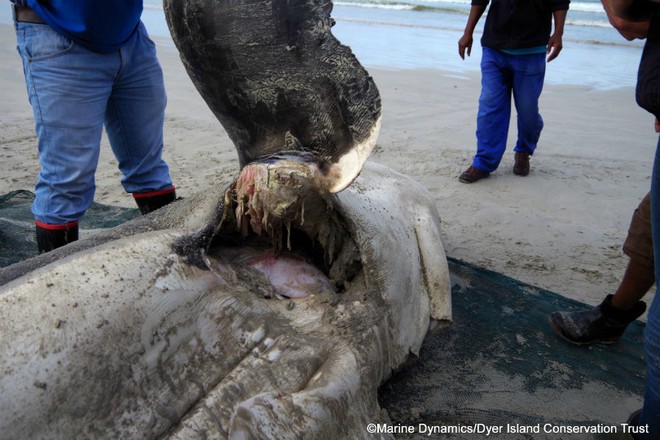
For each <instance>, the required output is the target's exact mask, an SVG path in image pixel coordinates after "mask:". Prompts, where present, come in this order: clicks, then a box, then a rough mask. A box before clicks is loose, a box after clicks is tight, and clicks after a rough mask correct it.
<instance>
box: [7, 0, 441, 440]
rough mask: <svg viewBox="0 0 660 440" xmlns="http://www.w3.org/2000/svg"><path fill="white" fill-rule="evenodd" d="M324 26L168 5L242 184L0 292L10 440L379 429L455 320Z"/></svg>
mask: <svg viewBox="0 0 660 440" xmlns="http://www.w3.org/2000/svg"><path fill="white" fill-rule="evenodd" d="M331 6H332V5H331V3H329V2H319V1H304V0H294V1H283V0H275V1H257V2H254V1H242V0H238V1H226V0H224V1H213V0H191V1H185V2H184V1H173V0H172V1H169V0H168V1H166V2H165V11H166V15H167V18H168V23H169V25H170V29H171V31H172V35H173V37H174V40H175V42H176V44H177V47H178V48H179V51H180V53H181V57H182V60H183V62H184V64H185V66H186V68H187V70H188V72H189V74H190V76H191V78H192V79H193V82H194V83H195V85H196V86H197V87H198V89H199V90H200V93H201V94H202V96H203V97H204V98H205V100H206V102H207V103H208V104H209V106H210V107H211V109H212V110H213V111H214V113H215V114H216V116H217V117H218V119H219V120H220V121H221V122H222V124H223V126H224V127H225V129H226V130H227V132H228V133H229V135H230V137H231V138H232V140H233V141H234V143H235V145H236V148H237V151H238V153H239V158H240V162H241V168H242V169H241V172H240V175H239V176H238V178H237V179H236V180H235V182H234V183H233V184H232V185H230V187H229V188H228V189H227V190H226V191H222V190H219V191H218V193H212V192H206V193H205V194H199V195H196V196H193V197H189V198H187V199H185V200H181V201H177V202H175V203H174V204H172V205H171V206H168V207H165V208H163V209H161V210H159V211H157V212H155V213H153V214H151V215H148V216H145V217H143V218H140V219H137V220H135V221H132V222H129V223H127V224H125V225H122V226H120V227H118V228H115V229H113V230H110V231H106V232H102V233H100V234H98V235H96V236H94V237H92V238H90V239H88V240H82V241H80V242H76V243H73V244H70V245H67V246H66V247H64V248H61V249H58V250H56V251H54V252H52V253H49V254H44V255H41V256H39V257H37V258H35V259H33V260H29V261H26V262H23V263H19V264H18V265H14V266H10V267H9V268H6V269H4V270H2V271H0V284H2V287H0V335H1V339H0V371H2V375H1V376H0V412H1V413H2V414H3V416H4V417H3V418H2V420H0V433H1V434H0V436H2V437H7V438H12V439H21V438H26V439H27V438H29V439H40V438H44V439H45V438H48V439H65V438H66V439H69V438H112V439H116V438H122V439H130V438H135V439H151V438H153V439H160V438H172V439H174V438H180V439H192V438H360V437H363V438H373V436H372V435H371V434H369V433H368V432H367V430H366V426H367V424H368V423H378V422H386V421H387V416H386V415H384V414H382V413H381V411H380V409H379V406H378V402H377V389H378V387H379V386H380V384H382V383H383V381H385V380H386V379H387V378H388V377H389V376H390V375H391V374H392V371H394V370H395V369H396V368H398V367H399V366H400V365H401V364H402V363H403V362H404V361H405V360H406V359H407V358H408V356H409V355H410V353H417V352H418V350H419V348H420V346H421V343H422V340H423V338H424V335H425V334H426V332H427V329H428V327H429V324H430V322H431V321H441V322H446V321H449V320H450V319H451V304H450V303H451V301H450V292H449V276H448V268H447V262H446V259H445V254H444V250H443V247H442V242H441V237H440V229H439V217H438V213H437V211H436V208H435V205H434V202H433V198H432V197H431V195H430V194H429V193H428V192H427V191H426V190H425V189H423V188H422V187H421V186H420V185H418V184H417V183H415V182H413V181H412V180H411V179H409V178H407V177H405V176H402V175H400V174H398V173H396V172H394V171H393V170H391V169H389V168H386V167H383V166H380V165H376V164H370V163H366V164H365V161H366V159H367V156H368V155H369V152H370V151H371V148H372V147H373V145H374V144H375V140H376V136H377V133H378V128H379V126H380V118H381V116H380V111H381V105H380V98H379V95H378V91H377V88H376V87H375V84H374V83H373V80H372V79H371V78H370V77H369V76H368V74H367V73H366V71H365V70H364V69H363V68H362V66H361V65H360V64H359V62H358V61H357V59H356V58H355V57H354V56H353V54H352V53H351V51H350V49H348V48H347V47H345V46H342V45H341V44H339V42H338V41H337V40H336V39H335V38H334V37H333V36H332V34H331V33H330V27H331V25H332V19H331V18H330V10H331ZM358 174H359V177H357V176H358ZM217 188H222V186H217Z"/></svg>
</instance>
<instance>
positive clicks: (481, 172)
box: [458, 0, 570, 183]
mask: <svg viewBox="0 0 660 440" xmlns="http://www.w3.org/2000/svg"><path fill="white" fill-rule="evenodd" d="M569 1H570V0H526V1H519V0H492V1H490V0H472V7H471V8H470V15H469V16H468V20H467V25H466V27H465V32H464V33H463V36H461V38H460V39H459V41H458V54H459V55H460V57H461V58H463V59H465V53H466V52H467V54H468V56H469V55H470V53H471V51H472V42H473V38H472V34H473V33H474V29H475V27H476V25H477V22H478V21H479V19H480V18H481V16H482V15H483V13H484V12H485V10H486V7H487V6H488V4H489V3H490V8H489V10H488V15H487V17H486V23H485V25H484V32H483V35H482V38H481V46H482V58H481V96H480V97H479V110H478V114H477V154H476V155H475V157H474V159H473V161H472V165H471V166H470V167H469V168H468V169H467V170H465V171H464V172H463V173H462V174H461V175H460V176H459V178H458V180H459V181H461V182H463V183H473V182H476V181H477V180H480V179H483V178H485V177H488V176H489V175H490V173H492V172H493V171H495V170H496V169H497V167H498V166H499V164H500V161H501V160H502V156H503V155H504V151H505V149H506V142H507V134H508V132H509V120H510V118H511V95H513V100H514V102H515V106H516V110H517V112H518V141H517V142H516V146H515V148H514V151H515V155H514V157H515V165H514V167H513V173H514V174H516V175H519V176H526V175H528V174H529V158H530V156H532V155H533V154H534V150H535V149H536V145H537V143H538V140H539V137H540V136H541V130H542V129H543V119H542V118H541V115H540V113H539V97H540V96H541V90H542V89H543V81H544V78H545V64H546V59H545V57H546V55H547V56H548V59H547V60H548V62H549V61H552V60H554V59H555V58H556V57H557V56H558V55H559V52H561V50H562V47H563V44H562V36H563V34H564V22H565V21H566V13H567V11H568V5H569ZM553 20H554V25H555V28H554V32H553V33H552V34H551V30H552V29H551V28H552V21H553Z"/></svg>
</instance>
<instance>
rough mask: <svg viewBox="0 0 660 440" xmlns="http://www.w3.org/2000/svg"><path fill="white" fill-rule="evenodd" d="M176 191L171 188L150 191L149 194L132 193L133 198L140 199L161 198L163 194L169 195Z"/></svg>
mask: <svg viewBox="0 0 660 440" xmlns="http://www.w3.org/2000/svg"><path fill="white" fill-rule="evenodd" d="M174 191H176V188H174V187H172V188H170V189H163V190H160V191H151V192H146V193H133V198H135V199H141V198H142V197H155V196H162V195H163V194H170V193H173V192H174Z"/></svg>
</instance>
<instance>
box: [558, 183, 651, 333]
mask: <svg viewBox="0 0 660 440" xmlns="http://www.w3.org/2000/svg"><path fill="white" fill-rule="evenodd" d="M623 251H624V253H625V254H626V255H628V257H630V260H629V262H628V266H627V267H626V271H625V272H624V274H623V278H622V280H621V283H620V284H619V286H618V287H617V289H616V291H615V293H614V295H607V297H606V298H605V299H604V300H603V302H602V303H601V304H600V305H598V306H596V307H593V308H590V309H587V310H582V311H578V312H554V313H552V314H551V315H550V324H551V325H552V328H553V329H554V330H555V332H557V334H559V335H560V336H561V337H562V338H564V339H566V340H568V341H570V342H573V343H575V344H591V343H595V342H600V343H605V344H608V343H614V342H616V341H617V340H618V338H619V337H620V336H621V335H623V333H624V332H625V330H626V327H627V326H628V324H630V323H631V322H633V321H634V320H635V319H637V318H639V316H641V315H642V313H644V311H645V310H646V304H645V303H643V302H641V301H640V300H641V299H642V297H643V296H644V295H646V293H647V292H648V291H649V289H650V288H651V287H652V286H653V284H655V271H654V268H653V263H654V259H653V240H652V237H651V208H650V195H648V194H647V195H646V197H644V199H642V201H641V202H640V204H639V206H638V207H637V209H636V210H635V212H634V214H633V216H632V219H631V221H630V227H629V228H628V236H627V237H626V241H625V242H624V244H623Z"/></svg>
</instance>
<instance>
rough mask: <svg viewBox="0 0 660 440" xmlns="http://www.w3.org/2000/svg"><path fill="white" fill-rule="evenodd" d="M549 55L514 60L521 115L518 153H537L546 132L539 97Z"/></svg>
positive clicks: (520, 57)
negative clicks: (542, 131)
mask: <svg viewBox="0 0 660 440" xmlns="http://www.w3.org/2000/svg"><path fill="white" fill-rule="evenodd" d="M545 64H546V62H545V55H544V54H535V55H521V56H516V57H513V59H512V67H513V71H514V75H513V99H514V102H515V105H516V112H517V113H518V118H517V119H518V141H517V142H516V146H515V148H514V151H516V152H521V153H527V154H529V155H530V156H531V155H532V154H534V150H536V145H537V144H538V141H539V138H540V137H541V130H543V118H541V114H540V113H539V98H540V96H541V91H542V90H543V81H544V79H545Z"/></svg>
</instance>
